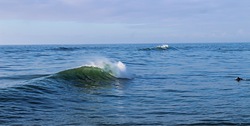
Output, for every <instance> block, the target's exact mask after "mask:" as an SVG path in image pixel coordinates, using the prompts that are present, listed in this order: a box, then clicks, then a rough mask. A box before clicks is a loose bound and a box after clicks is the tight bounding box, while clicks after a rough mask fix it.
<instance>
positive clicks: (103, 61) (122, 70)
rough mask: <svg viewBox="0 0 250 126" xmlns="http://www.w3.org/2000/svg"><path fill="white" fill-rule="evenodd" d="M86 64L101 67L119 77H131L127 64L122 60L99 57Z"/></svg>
mask: <svg viewBox="0 0 250 126" xmlns="http://www.w3.org/2000/svg"><path fill="white" fill-rule="evenodd" d="M84 66H93V67H98V68H101V69H103V70H104V71H106V72H109V73H110V74H112V75H113V76H115V77H117V78H131V77H130V74H129V73H128V72H127V68H126V65H125V64H124V63H122V62H121V61H111V60H109V59H107V58H98V59H96V60H95V61H92V62H89V63H88V64H85V65H84Z"/></svg>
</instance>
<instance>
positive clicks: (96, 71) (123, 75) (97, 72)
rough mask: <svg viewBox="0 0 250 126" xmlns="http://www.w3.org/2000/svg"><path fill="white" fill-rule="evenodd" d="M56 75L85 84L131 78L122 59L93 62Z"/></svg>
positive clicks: (113, 81)
mask: <svg viewBox="0 0 250 126" xmlns="http://www.w3.org/2000/svg"><path fill="white" fill-rule="evenodd" d="M54 77H56V78H57V79H58V78H59V79H63V80H66V81H71V82H74V83H77V84H83V85H89V86H91V85H101V84H110V83H117V82H119V80H121V79H123V80H124V79H131V77H130V76H129V74H128V73H127V72H126V66H125V64H123V63H122V62H121V61H118V62H110V61H108V60H106V61H103V60H100V61H99V62H91V63H90V64H86V65H84V66H81V67H78V68H73V69H68V70H64V71H61V72H59V73H57V74H56V75H55V76H54Z"/></svg>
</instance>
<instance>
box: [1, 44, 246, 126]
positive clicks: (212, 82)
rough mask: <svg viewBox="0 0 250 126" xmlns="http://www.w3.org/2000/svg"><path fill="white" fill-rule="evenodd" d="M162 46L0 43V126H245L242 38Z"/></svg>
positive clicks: (244, 65) (244, 67)
mask: <svg viewBox="0 0 250 126" xmlns="http://www.w3.org/2000/svg"><path fill="white" fill-rule="evenodd" d="M161 45H163V44H132V45H129V44H124V45H122V44H121V45H23V46H21V45H19V46H0V57H1V58H0V107H1V109H0V125H250V121H249V120H250V109H249V103H250V81H249V79H250V67H249V64H250V57H249V55H250V44H249V43H223V44H213V43H210V44H169V47H167V46H161ZM163 47H164V48H163ZM238 76H239V77H241V78H243V80H242V81H240V82H237V81H235V78H236V77H238Z"/></svg>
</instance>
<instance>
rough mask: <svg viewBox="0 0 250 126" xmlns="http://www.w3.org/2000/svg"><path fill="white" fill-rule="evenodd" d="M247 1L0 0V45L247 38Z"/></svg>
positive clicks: (249, 19) (249, 25) (249, 24)
mask: <svg viewBox="0 0 250 126" xmlns="http://www.w3.org/2000/svg"><path fill="white" fill-rule="evenodd" d="M249 5H250V0H0V45H13V44H108V43H114V44H119V43H188V42H191V43H205V42H206V43H207V42H250V14H249V12H250V7H249Z"/></svg>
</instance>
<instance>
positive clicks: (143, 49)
mask: <svg viewBox="0 0 250 126" xmlns="http://www.w3.org/2000/svg"><path fill="white" fill-rule="evenodd" d="M169 49H175V48H173V47H170V46H169V45H167V44H165V45H158V46H155V47H151V48H142V49H139V50H142V51H151V50H169Z"/></svg>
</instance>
